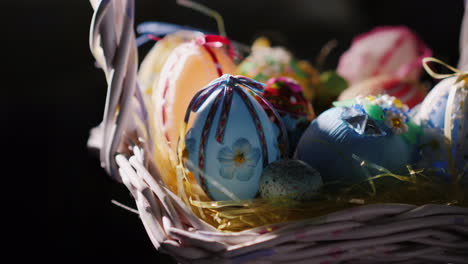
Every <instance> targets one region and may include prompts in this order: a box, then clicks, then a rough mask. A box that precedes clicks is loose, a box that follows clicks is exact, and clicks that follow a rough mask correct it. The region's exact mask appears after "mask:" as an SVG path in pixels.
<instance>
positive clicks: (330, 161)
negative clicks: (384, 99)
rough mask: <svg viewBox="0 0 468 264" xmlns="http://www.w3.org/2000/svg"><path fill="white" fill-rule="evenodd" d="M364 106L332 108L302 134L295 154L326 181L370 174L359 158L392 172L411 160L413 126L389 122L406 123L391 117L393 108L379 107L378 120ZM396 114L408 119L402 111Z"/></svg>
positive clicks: (354, 179) (344, 180)
mask: <svg viewBox="0 0 468 264" xmlns="http://www.w3.org/2000/svg"><path fill="white" fill-rule="evenodd" d="M363 108H365V107H363V105H362V104H352V106H340V107H334V108H331V109H329V110H327V111H325V112H324V113H322V114H321V115H319V116H318V117H317V118H316V119H315V120H314V121H313V122H312V123H311V124H310V126H309V127H308V128H307V130H306V132H305V133H304V135H303V136H302V138H301V140H300V142H299V144H298V147H297V149H296V153H295V157H296V158H297V159H300V160H303V161H304V162H306V163H307V164H309V165H310V166H312V167H313V168H315V169H317V170H318V171H319V172H320V174H321V175H322V178H323V181H324V182H326V183H327V182H335V181H338V182H342V183H356V182H360V181H363V180H365V179H366V178H367V176H368V175H369V174H368V173H367V171H366V169H365V168H363V167H362V166H361V164H360V162H359V159H361V160H365V161H369V162H372V163H375V164H377V165H379V166H382V167H384V168H386V169H388V170H390V171H392V172H395V173H398V172H402V171H405V170H406V169H405V165H407V164H410V163H411V162H412V161H413V157H414V156H415V152H416V142H414V141H411V140H408V137H407V136H408V134H410V133H413V132H414V131H412V130H414V128H411V125H409V123H408V126H410V132H408V131H399V130H398V129H395V127H392V125H391V124H390V125H389V121H390V122H392V120H393V122H395V125H405V124H403V123H401V122H409V121H408V120H406V121H404V120H398V119H395V120H394V113H393V109H394V108H388V109H387V110H386V108H385V107H382V109H383V112H382V114H383V116H382V117H377V119H375V118H374V117H375V116H374V117H371V116H370V115H369V114H368V113H367V112H366V111H365V110H364V109H363ZM377 110H378V109H377ZM399 116H402V118H407V116H405V117H403V114H401V113H400V114H399ZM408 126H406V128H407V129H408ZM413 134H414V133H413ZM353 154H354V155H356V156H357V157H359V159H356V158H354V157H353ZM356 156H355V157H356Z"/></svg>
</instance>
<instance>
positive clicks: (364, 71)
mask: <svg viewBox="0 0 468 264" xmlns="http://www.w3.org/2000/svg"><path fill="white" fill-rule="evenodd" d="M431 53H432V52H431V50H430V49H429V48H427V47H426V45H425V44H424V43H423V42H422V41H421V40H420V39H419V38H418V37H417V36H416V34H415V33H414V32H412V31H411V30H410V29H408V28H407V27H402V26H398V27H389V26H385V27H377V28H375V29H373V30H372V31H370V32H366V33H364V34H361V35H359V36H357V37H356V38H354V40H353V43H352V45H351V47H350V48H349V50H347V51H346V52H345V53H344V54H343V55H342V56H341V58H340V60H339V63H338V68H337V71H338V73H339V74H340V75H341V76H343V77H344V78H345V79H346V80H348V82H349V83H350V85H354V84H356V83H359V82H361V81H364V80H367V79H369V78H373V77H376V76H379V75H391V76H394V77H398V78H400V79H407V80H418V79H419V76H420V74H421V70H422V65H421V59H422V58H423V57H426V56H430V55H431Z"/></svg>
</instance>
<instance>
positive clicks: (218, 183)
mask: <svg viewBox="0 0 468 264" xmlns="http://www.w3.org/2000/svg"><path fill="white" fill-rule="evenodd" d="M261 86H262V85H261V84H260V83H257V82H255V81H253V80H251V79H248V78H245V77H234V76H231V75H223V76H222V77H220V78H218V79H216V80H215V81H213V82H212V83H211V84H210V85H208V86H207V88H205V89H203V90H202V91H201V92H200V93H199V94H197V95H196V96H195V97H194V99H193V100H192V104H191V107H192V110H193V111H194V112H196V115H195V118H194V120H193V123H192V126H191V128H190V129H189V130H188V132H187V134H186V137H185V145H186V150H187V151H186V153H187V154H188V158H187V168H188V169H189V170H190V171H192V172H193V174H194V175H195V178H196V179H197V181H198V183H199V184H200V185H201V187H202V188H203V189H204V190H205V192H206V193H207V194H208V195H209V196H210V197H211V198H212V199H213V200H232V199H251V198H254V197H255V196H256V195H257V193H258V187H259V181H260V176H261V174H262V170H263V168H264V167H265V166H266V165H268V164H269V163H271V162H273V161H275V160H277V159H279V158H280V156H281V151H280V143H281V142H280V141H279V140H278V136H279V134H280V131H279V130H281V131H283V133H284V131H285V130H284V125H282V123H280V124H281V125H280V126H281V127H280V128H279V129H278V127H277V126H276V125H274V124H273V122H272V121H271V120H270V119H269V117H268V115H267V113H266V112H265V110H264V109H263V108H262V105H261V104H260V103H259V102H257V100H256V98H255V97H254V95H252V94H251V93H250V92H251V91H254V92H260V90H261V88H262V87H261ZM271 110H272V111H274V110H273V109H271Z"/></svg>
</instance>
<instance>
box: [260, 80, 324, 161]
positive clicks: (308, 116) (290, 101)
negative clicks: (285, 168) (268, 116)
mask: <svg viewBox="0 0 468 264" xmlns="http://www.w3.org/2000/svg"><path fill="white" fill-rule="evenodd" d="M262 95H263V97H264V98H265V99H266V100H267V101H268V102H269V103H270V104H271V105H272V106H273V108H274V109H275V110H276V111H277V112H278V114H279V115H280V117H281V120H282V121H283V124H284V125H285V127H286V130H287V133H288V139H289V148H290V150H291V151H294V149H295V148H296V145H297V142H298V141H299V139H300V137H301V135H302V133H303V132H304V130H305V128H307V126H308V125H309V122H310V120H312V119H314V118H315V113H314V110H313V108H312V105H311V104H310V103H309V102H308V101H307V100H306V99H305V98H304V96H303V95H302V87H301V86H300V85H299V83H298V82H296V81H295V80H293V79H291V78H288V77H277V78H271V79H270V80H268V81H267V83H266V87H265V90H264V92H263V94H262ZM265 107H266V108H268V106H266V105H265ZM265 110H268V109H265ZM290 154H292V152H291V153H290Z"/></svg>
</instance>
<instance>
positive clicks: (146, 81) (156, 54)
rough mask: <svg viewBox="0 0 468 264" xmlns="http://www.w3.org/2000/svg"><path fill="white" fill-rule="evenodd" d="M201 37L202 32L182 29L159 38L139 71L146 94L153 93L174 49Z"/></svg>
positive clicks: (141, 85)
mask: <svg viewBox="0 0 468 264" xmlns="http://www.w3.org/2000/svg"><path fill="white" fill-rule="evenodd" d="M200 37H203V34H202V33H201V32H198V31H188V30H180V31H177V32H175V33H172V34H169V35H167V36H165V37H164V38H162V39H161V40H158V42H156V44H155V45H154V46H153V48H151V50H150V51H149V52H148V55H146V56H145V59H144V60H143V61H142V62H141V66H140V70H139V72H138V83H139V84H140V88H141V89H142V90H143V91H144V92H145V93H146V94H151V92H152V89H153V86H154V84H155V83H157V82H158V80H159V75H160V74H161V70H162V68H163V66H164V64H165V63H166V61H167V59H168V58H169V55H170V54H171V53H172V51H173V50H174V49H175V48H176V47H177V46H179V45H180V44H182V43H184V42H188V41H190V40H192V39H196V38H200Z"/></svg>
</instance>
